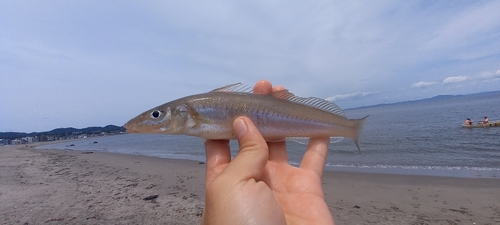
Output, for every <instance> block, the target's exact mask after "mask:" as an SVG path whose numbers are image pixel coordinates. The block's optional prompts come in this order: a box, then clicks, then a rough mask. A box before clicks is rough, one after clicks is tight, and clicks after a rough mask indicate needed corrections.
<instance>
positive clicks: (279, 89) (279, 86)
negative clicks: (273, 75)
mask: <svg viewBox="0 0 500 225" xmlns="http://www.w3.org/2000/svg"><path fill="white" fill-rule="evenodd" d="M282 90H286V88H285V87H283V86H281V85H278V86H274V87H273V92H275V91H282Z"/></svg>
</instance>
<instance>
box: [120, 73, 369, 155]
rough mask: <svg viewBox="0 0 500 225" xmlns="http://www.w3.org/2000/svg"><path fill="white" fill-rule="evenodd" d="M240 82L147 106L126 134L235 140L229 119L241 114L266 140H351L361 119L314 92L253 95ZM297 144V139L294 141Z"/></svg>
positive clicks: (361, 124)
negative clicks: (327, 138) (319, 138)
mask: <svg viewBox="0 0 500 225" xmlns="http://www.w3.org/2000/svg"><path fill="white" fill-rule="evenodd" d="M251 90H252V88H251V87H250V86H246V85H244V84H242V83H236V84H231V85H227V86H224V87H221V88H217V89H215V90H212V91H210V92H206V93H201V94H195V95H191V96H187V97H183V98H179V99H176V100H173V101H171V102H168V103H165V104H163V105H160V106H157V107H154V108H152V109H150V110H147V111H145V112H143V113H141V114H140V115H138V116H136V117H135V118H133V119H131V120H130V121H128V122H127V123H126V124H125V125H124V127H125V128H126V129H127V133H156V134H176V135H189V136H195V137H200V138H204V139H215V140H223V139H236V136H235V134H234V132H233V129H232V123H233V121H234V120H235V119H236V118H237V117H239V116H246V117H248V118H249V119H250V120H252V122H253V123H254V124H255V126H256V127H257V129H258V130H259V132H260V133H261V134H262V136H263V137H264V139H265V140H266V141H268V142H276V141H283V140H294V139H304V138H305V139H307V138H314V137H329V138H330V142H332V143H334V142H338V141H340V140H341V139H343V138H344V137H347V138H350V139H352V140H353V141H354V143H355V144H356V147H357V148H358V151H359V152H360V153H361V149H360V147H359V137H360V132H361V130H362V126H363V123H364V121H365V120H366V118H367V117H368V116H365V117H363V118H361V119H347V118H346V116H345V113H344V111H343V110H342V109H341V108H340V107H339V106H337V105H336V104H334V103H332V102H329V101H326V100H324V99H321V98H316V97H308V98H303V97H298V96H295V95H294V94H293V93H291V92H289V91H288V90H280V91H275V92H272V93H271V94H268V95H260V94H254V93H252V92H251ZM299 143H301V142H299Z"/></svg>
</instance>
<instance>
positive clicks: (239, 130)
mask: <svg viewBox="0 0 500 225" xmlns="http://www.w3.org/2000/svg"><path fill="white" fill-rule="evenodd" d="M233 129H234V134H236V136H237V137H238V138H241V137H242V136H243V135H245V134H246V133H247V129H248V127H247V124H246V123H245V121H243V119H241V118H237V119H236V120H234V123H233Z"/></svg>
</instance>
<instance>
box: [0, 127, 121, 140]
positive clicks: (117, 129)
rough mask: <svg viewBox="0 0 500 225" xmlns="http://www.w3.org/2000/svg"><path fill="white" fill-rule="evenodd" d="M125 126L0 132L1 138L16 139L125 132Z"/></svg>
mask: <svg viewBox="0 0 500 225" xmlns="http://www.w3.org/2000/svg"><path fill="white" fill-rule="evenodd" d="M124 131H125V128H124V127H122V126H115V125H107V126H105V127H87V128H82V129H77V128H73V127H68V128H57V129H54V130H51V131H44V132H32V133H23V132H0V139H15V138H22V137H27V136H41V135H57V136H62V135H70V134H99V133H102V132H107V133H119V132H124Z"/></svg>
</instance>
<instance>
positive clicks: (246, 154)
mask: <svg viewBox="0 0 500 225" xmlns="http://www.w3.org/2000/svg"><path fill="white" fill-rule="evenodd" d="M233 131H234V133H235V135H236V136H237V138H238V142H239V145H240V150H239V152H238V154H237V155H236V157H235V158H234V159H233V161H231V162H230V163H229V165H228V166H227V168H226V170H225V172H227V173H229V174H227V175H229V176H230V177H233V178H236V179H238V180H239V181H244V180H249V179H251V178H254V179H256V180H258V179H259V178H260V176H261V175H262V173H263V171H264V167H265V166H266V163H267V160H268V158H269V150H268V147H267V143H266V141H265V140H264V138H263V137H262V135H261V134H260V132H259V130H258V129H257V127H255V125H254V124H253V123H252V121H251V120H250V119H248V118H246V117H238V118H236V120H234V122H233Z"/></svg>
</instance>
